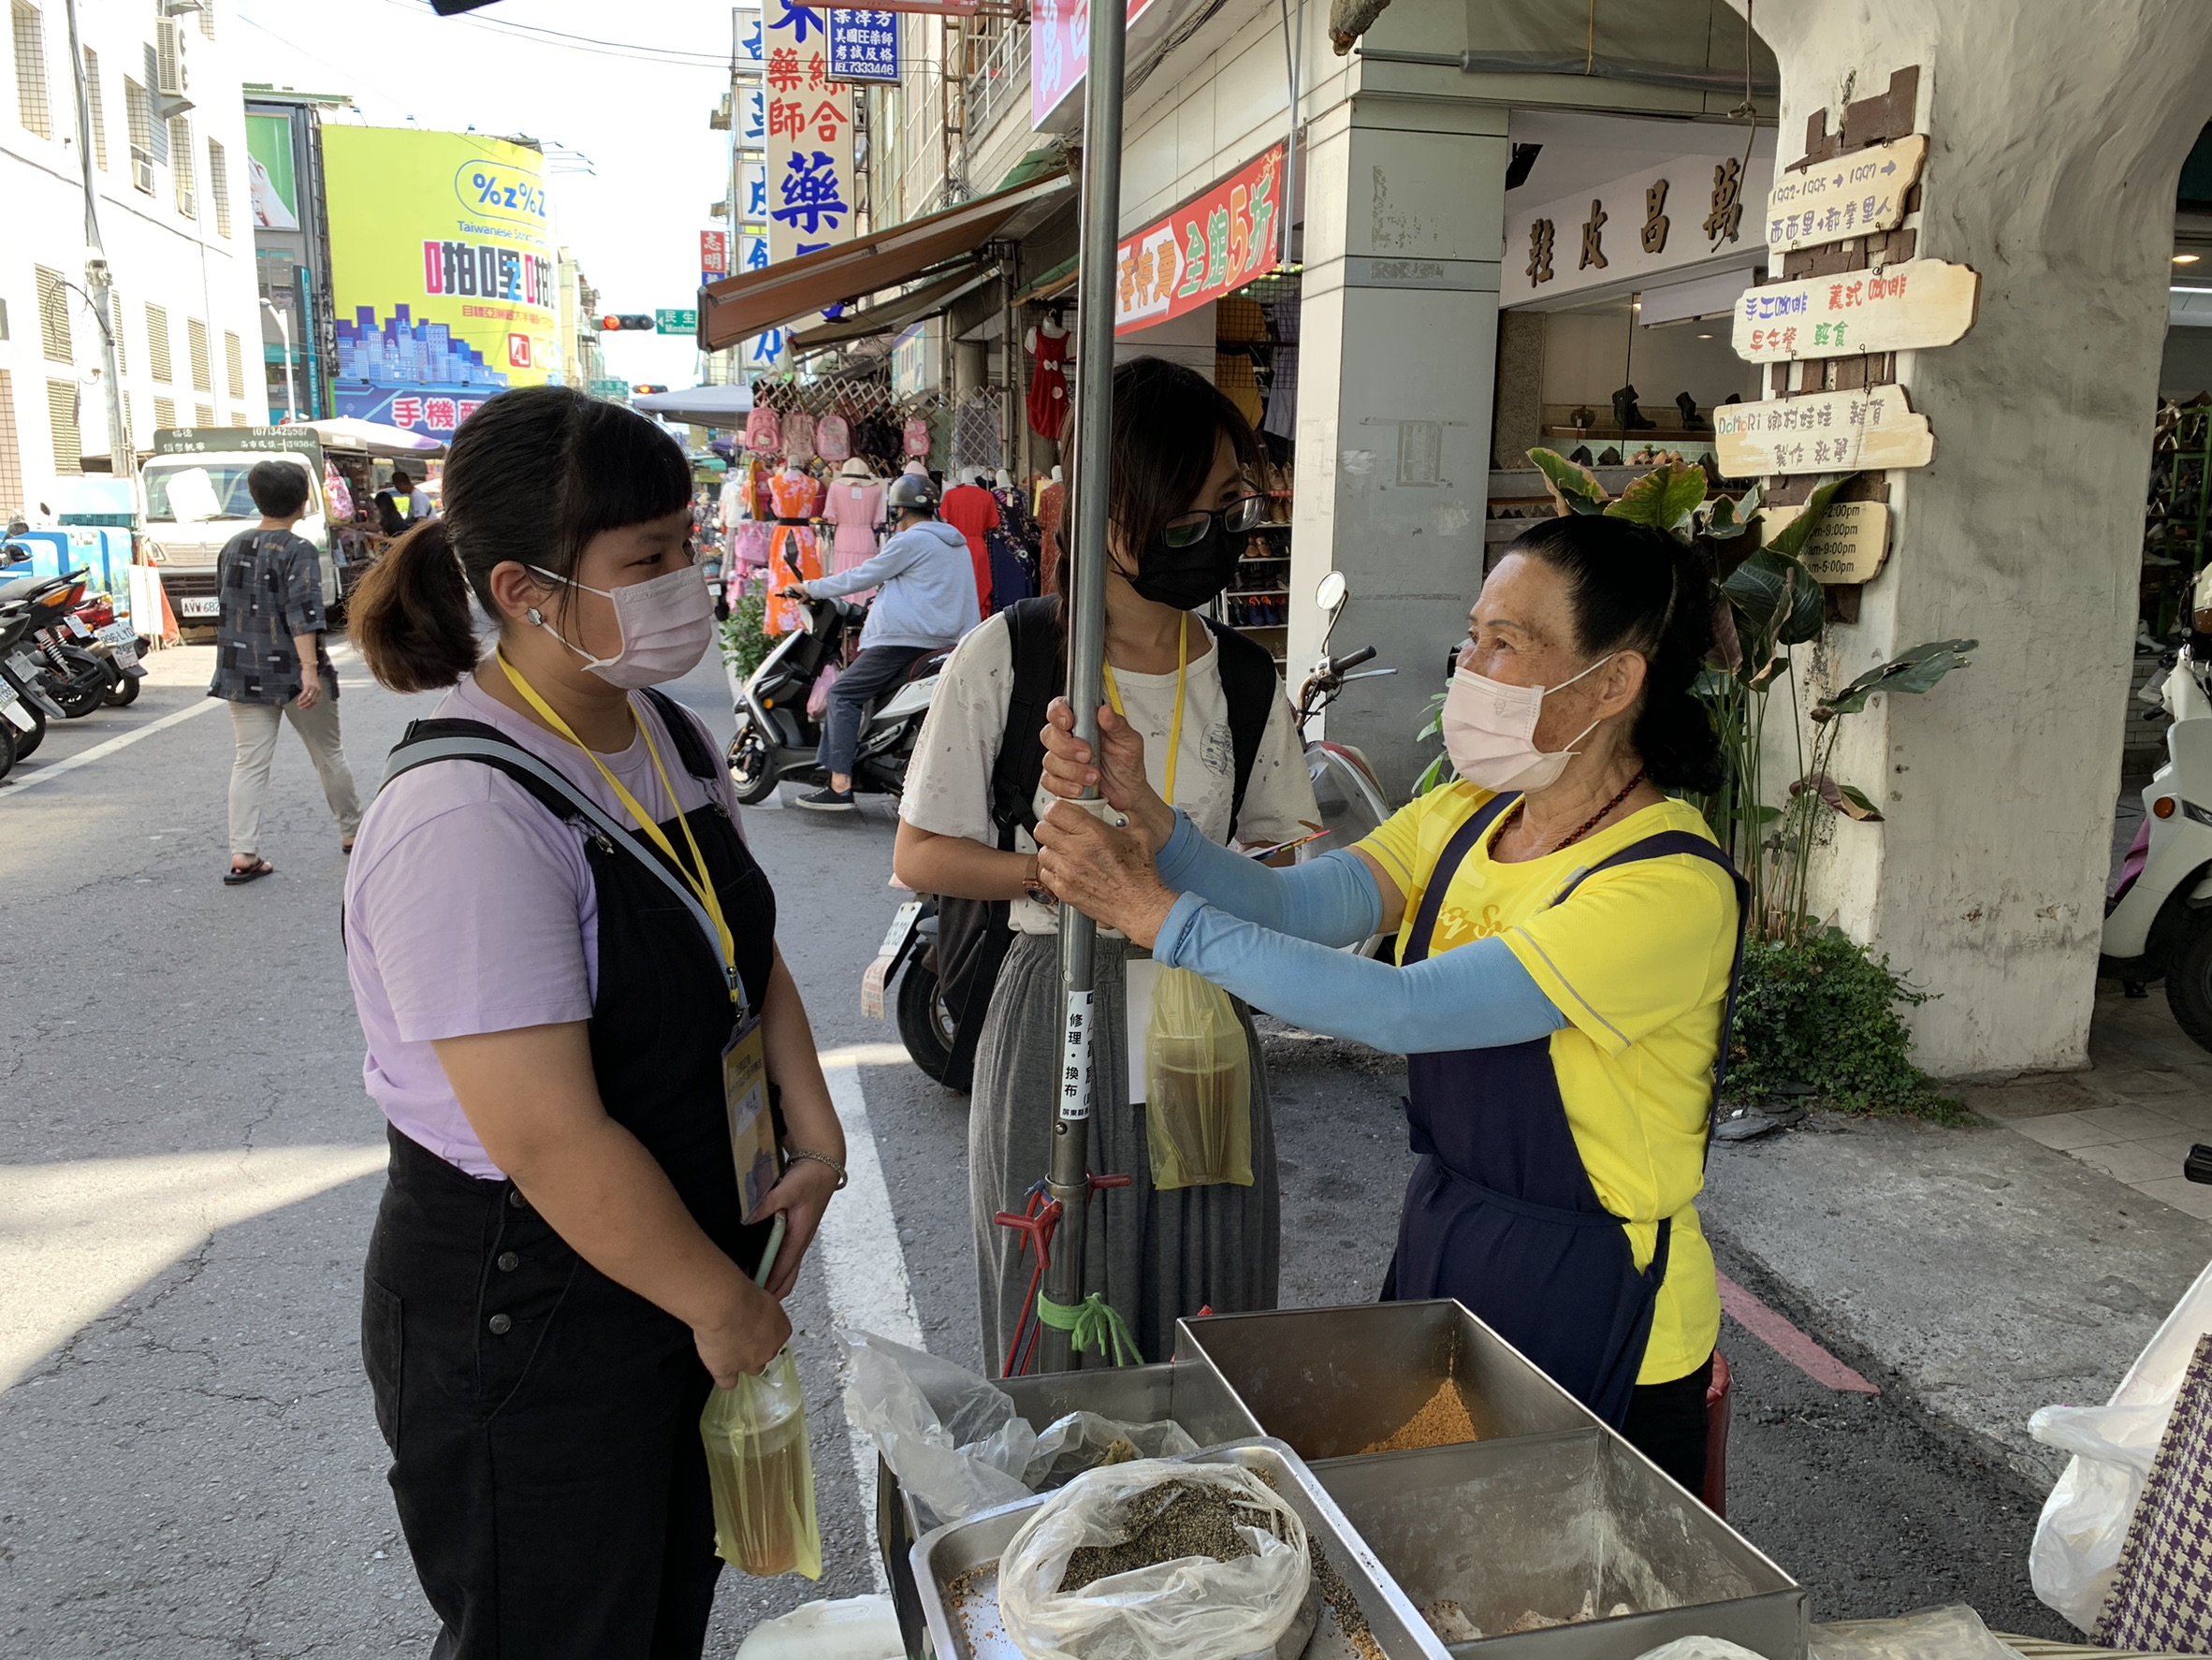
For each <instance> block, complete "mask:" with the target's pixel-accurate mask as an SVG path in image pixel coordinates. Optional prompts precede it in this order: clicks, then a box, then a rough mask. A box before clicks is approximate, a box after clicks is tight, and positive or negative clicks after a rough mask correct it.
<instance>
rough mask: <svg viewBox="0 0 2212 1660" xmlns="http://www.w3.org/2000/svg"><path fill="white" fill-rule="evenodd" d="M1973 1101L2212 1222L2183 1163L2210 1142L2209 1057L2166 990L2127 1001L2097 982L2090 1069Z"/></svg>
mask: <svg viewBox="0 0 2212 1660" xmlns="http://www.w3.org/2000/svg"><path fill="white" fill-rule="evenodd" d="M1964 1094H1965V1096H1966V1099H1967V1103H1968V1104H1969V1105H1970V1106H1972V1108H1973V1109H1974V1110H1975V1111H1976V1112H1978V1113H1981V1114H1984V1115H1986V1116H1987V1117H1990V1118H1995V1119H1998V1120H1999V1121H2001V1122H2002V1123H2003V1124H2005V1125H2006V1126H2007V1127H2009V1128H2010V1129H2016V1130H2018V1131H2019V1132H2020V1133H2021V1134H2022V1135H2025V1136H2028V1137H2030V1138H2031V1139H2033V1140H2035V1141H2038V1142H2041V1143H2043V1144H2044V1145H2045V1146H2046V1147H2050V1148H2053V1149H2055V1150H2056V1151H2058V1152H2060V1153H2064V1154H2066V1155H2068V1156H2069V1157H2071V1158H2078V1159H2080V1160H2081V1161H2082V1162H2083V1163H2084V1164H2087V1165H2089V1166H2090V1167H2092V1168H2093V1169H2096V1170H2101V1171H2103V1172H2104V1173H2105V1174H2106V1175H2108V1176H2111V1177H2113V1178H2114V1179H2115V1180H2117V1181H2120V1182H2124V1183H2126V1184H2127V1185H2128V1186H2129V1187H2132V1188H2134V1189H2135V1190H2136V1191H2137V1192H2138V1193H2142V1194H2145V1195H2147V1197H2149V1198H2152V1199H2156V1200H2161V1201H2164V1202H2165V1203H2167V1204H2170V1205H2172V1206H2173V1207H2174V1208H2175V1209H2176V1210H2179V1211H2186V1212H2187V1213H2188V1214H2189V1215H2190V1216H2201V1217H2205V1218H2206V1219H2212V1187H2204V1186H2200V1185H2198V1184H2196V1183H2194V1182H2190V1181H2188V1180H2185V1179H2184V1178H2183V1176H2182V1174H2181V1161H2182V1159H2183V1158H2187V1157H2188V1155H2189V1150H2190V1145H2191V1144H2192V1143H2196V1142H2208V1143H2212V1054H2207V1053H2206V1052H2205V1051H2204V1050H2202V1049H2200V1048H2198V1047H2197V1046H2196V1045H2195V1044H2194V1043H2192V1042H2190V1041H2189V1039H2187V1038H2186V1037H2184V1036H2183V1035H2182V1034H2181V1030H2180V1028H2179V1027H2176V1026H2175V1024H2174V1017H2173V1015H2172V1013H2171V1012H2168V1010H2167V1008H2166V999H2165V995H2164V992H2163V991H2162V990H2161V989H2156V988H2154V989H2153V990H2152V992H2151V995H2150V996H2149V997H2147V998H2129V997H2124V996H2123V995H2122V994H2121V992H2120V990H2119V988H2118V986H2117V985H2116V984H2114V983H2112V982H2110V981H2104V982H2102V983H2100V984H2099V987H2098V993H2097V1011H2096V1014H2095V1016H2094V1017H2093V1020H2092V1022H2091V1025H2090V1027H2089V1070H2088V1071H2085V1072H2062V1073H2059V1072H2053V1073H2041V1074H2036V1075H2033V1076H2030V1077H2026V1078H2021V1079H2018V1080H2016V1082H2014V1083H2011V1084H2006V1085H1976V1086H1970V1087H1969V1088H1967V1089H1966V1090H1965V1091H1964Z"/></svg>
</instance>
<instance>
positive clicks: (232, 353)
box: [223, 328, 246, 398]
mask: <svg viewBox="0 0 2212 1660" xmlns="http://www.w3.org/2000/svg"><path fill="white" fill-rule="evenodd" d="M223 373H224V383H225V384H226V386H229V387H230V395H231V396H232V397H233V398H243V397H244V396H245V395H246V347H245V342H243V341H241V340H240V339H239V337H238V336H237V335H235V334H233V333H231V332H230V331H229V330H228V329H227V328H226V329H225V330H224V331H223Z"/></svg>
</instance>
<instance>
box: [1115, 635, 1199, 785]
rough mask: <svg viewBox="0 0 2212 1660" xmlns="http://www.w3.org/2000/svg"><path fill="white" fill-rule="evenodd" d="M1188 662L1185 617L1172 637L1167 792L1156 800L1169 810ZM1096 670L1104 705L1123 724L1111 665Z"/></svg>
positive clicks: (1123, 712) (1125, 717)
mask: <svg viewBox="0 0 2212 1660" xmlns="http://www.w3.org/2000/svg"><path fill="white" fill-rule="evenodd" d="M1189 662H1190V619H1189V618H1188V617H1186V618H1184V619H1183V627H1182V628H1181V629H1180V630H1179V631H1178V632H1177V633H1176V635H1175V714H1174V718H1173V720H1172V721H1171V722H1170V723H1169V727H1168V776H1167V788H1166V789H1164V790H1162V791H1161V792H1160V798H1161V799H1162V800H1163V801H1165V802H1166V803H1167V804H1168V805H1169V806H1170V807H1173V806H1174V805H1175V762H1176V760H1177V759H1178V758H1179V757H1180V756H1181V755H1182V753H1183V671H1184V669H1185V668H1186V666H1187V665H1188V663H1189ZM1099 669H1100V671H1101V672H1102V673H1103V674H1104V675H1105V677H1106V701H1107V702H1108V703H1110V704H1112V705H1113V712H1114V713H1115V714H1117V715H1119V716H1120V717H1121V718H1122V719H1123V720H1124V721H1127V720H1128V718H1129V712H1128V710H1127V709H1125V708H1123V707H1122V706H1121V689H1120V688H1119V687H1117V686H1115V685H1114V683H1113V664H1112V663H1100V664H1099Z"/></svg>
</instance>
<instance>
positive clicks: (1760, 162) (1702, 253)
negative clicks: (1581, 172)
mask: <svg viewBox="0 0 2212 1660" xmlns="http://www.w3.org/2000/svg"><path fill="white" fill-rule="evenodd" d="M1773 167H1774V164H1773V161H1772V158H1770V157H1768V156H1754V157H1753V158H1752V161H1751V165H1750V167H1748V168H1747V167H1745V166H1744V162H1743V156H1742V154H1741V153H1737V154H1734V155H1678V156H1676V157H1675V158H1674V159H1673V160H1672V161H1669V162H1666V163H1665V164H1664V165H1662V166H1659V167H1646V168H1644V169H1643V170H1642V171H1640V172H1636V173H1630V174H1628V175H1626V176H1625V177H1623V178H1620V179H1615V180H1613V181H1612V182H1610V183H1607V184H1600V185H1598V186H1596V187H1595V188H1594V189H1584V190H1579V191H1577V192H1576V193H1575V194H1574V195H1573V196H1569V197H1558V198H1556V199H1554V200H1552V201H1548V202H1543V203H1539V204H1537V205H1535V206H1532V207H1526V208H1515V209H1511V210H1509V211H1507V213H1506V257H1505V262H1504V264H1503V265H1502V266H1501V267H1500V268H1499V271H1498V303H1499V304H1500V305H1501V306H1546V305H1548V304H1549V303H1550V302H1552V301H1556V300H1561V299H1565V298H1567V297H1568V296H1571V295H1576V294H1581V293H1584V292H1586V291H1588V290H1591V289H1595V288H1604V289H1608V290H1609V291H1611V292H1614V293H1620V292H1623V291H1624V290H1625V291H1633V290H1635V289H1638V288H1643V287H1646V286H1649V285H1651V284H1656V283H1661V282H1665V283H1677V282H1681V281H1683V280H1685V279H1688V278H1691V277H1695V276H1698V275H1700V274H1702V273H1703V271H1704V270H1705V269H1712V270H1725V269H1742V267H1743V266H1744V264H1745V256H1746V255H1750V254H1752V253H1753V252H1754V250H1755V249H1756V248H1757V246H1758V240H1759V225H1758V223H1757V221H1756V220H1752V221H1751V222H1750V223H1746V215H1747V212H1755V211H1757V207H1758V204H1759V203H1760V202H1761V201H1763V200H1765V199H1766V191H1767V182H1768V178H1769V176H1770V175H1771V173H1772V171H1773ZM1713 309H1714V310H1715V311H1718V310H1720V309H1721V308H1720V306H1718V305H1716V306H1714V308H1713Z"/></svg>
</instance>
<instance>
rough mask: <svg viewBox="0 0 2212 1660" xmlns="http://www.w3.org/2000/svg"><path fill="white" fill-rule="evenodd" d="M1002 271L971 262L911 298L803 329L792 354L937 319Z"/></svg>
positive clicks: (978, 261) (794, 340) (985, 263)
mask: <svg viewBox="0 0 2212 1660" xmlns="http://www.w3.org/2000/svg"><path fill="white" fill-rule="evenodd" d="M997 270H998V268H997V266H995V265H993V264H991V263H990V262H989V261H988V260H982V259H975V260H969V261H968V263H966V264H965V265H959V266H955V267H953V269H952V270H950V271H948V272H946V273H945V274H944V275H942V276H939V277H938V278H936V279H934V280H933V281H931V282H928V283H925V284H923V285H922V286H921V287H919V288H917V289H915V290H914V291H913V292H912V293H911V294H902V295H900V296H899V297H898V298H897V299H887V300H885V301H883V302H882V303H881V304H880V305H872V306H869V307H868V308H867V309H866V311H859V312H847V313H845V315H843V316H842V317H839V318H838V319H837V321H836V322H835V323H824V324H822V326H821V327H820V328H802V329H801V330H799V331H798V332H797V333H796V334H794V335H793V336H792V340H791V345H792V350H793V351H794V352H798V353H801V354H805V353H808V352H821V351H826V350H828V349H829V348H830V347H831V346H841V345H847V344H850V343H851V342H853V341H856V340H866V338H867V337H868V336H870V335H872V334H890V333H894V332H895V331H897V330H898V329H901V328H905V327H906V326H907V325H908V324H910V323H912V322H916V321H918V320H919V319H921V318H923V317H930V316H935V315H936V314H937V313H939V312H941V311H943V310H944V309H945V307H947V306H949V305H951V304H952V303H953V301H954V300H955V299H959V298H960V297H961V296H962V295H963V294H966V293H967V292H968V290H969V289H971V288H975V287H978V286H980V285H981V284H984V283H987V282H989V281H990V280H991V278H992V277H993V276H995V275H997Z"/></svg>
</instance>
